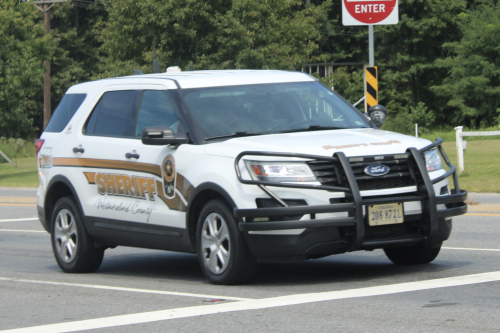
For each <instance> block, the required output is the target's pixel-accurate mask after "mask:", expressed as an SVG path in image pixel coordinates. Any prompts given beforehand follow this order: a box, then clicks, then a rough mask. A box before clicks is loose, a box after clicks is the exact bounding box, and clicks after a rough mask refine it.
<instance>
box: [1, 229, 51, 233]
mask: <svg viewBox="0 0 500 333" xmlns="http://www.w3.org/2000/svg"><path fill="white" fill-rule="evenodd" d="M0 231H12V232H43V233H44V234H48V232H47V231H40V230H16V229H1V228H0Z"/></svg>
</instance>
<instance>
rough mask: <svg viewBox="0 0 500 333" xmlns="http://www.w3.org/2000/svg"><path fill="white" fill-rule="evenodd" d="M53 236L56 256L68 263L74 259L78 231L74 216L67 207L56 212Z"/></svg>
mask: <svg viewBox="0 0 500 333" xmlns="http://www.w3.org/2000/svg"><path fill="white" fill-rule="evenodd" d="M54 238H55V243H56V250H57V253H58V257H59V258H60V259H61V260H62V261H64V262H65V263H67V264H69V263H70V262H72V261H73V259H75V256H76V251H77V249H78V232H77V229H76V222H75V217H74V216H73V214H72V213H71V212H70V211H69V210H67V209H61V210H60V211H59V213H58V214H57V217H56V220H55V228H54Z"/></svg>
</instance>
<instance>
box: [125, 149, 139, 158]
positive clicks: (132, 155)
mask: <svg viewBox="0 0 500 333" xmlns="http://www.w3.org/2000/svg"><path fill="white" fill-rule="evenodd" d="M125 157H126V158H128V159H131V158H135V159H136V160H138V159H139V157H140V155H139V154H137V152H136V151H135V150H134V151H133V152H131V153H126V154H125Z"/></svg>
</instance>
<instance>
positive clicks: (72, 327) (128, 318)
mask: <svg viewBox="0 0 500 333" xmlns="http://www.w3.org/2000/svg"><path fill="white" fill-rule="evenodd" d="M496 281H500V271H497V272H489V273H481V274H472V275H462V276H455V277H449V278H442V279H435V280H426V281H417V282H406V283H398V284H392V285H385V286H377V287H367V288H359V289H350V290H340V291H329V292H322V293H312V294H298V295H290V296H281V297H272V298H264V299H255V300H249V301H241V302H232V303H223V304H214V305H211V306H208V305H203V306H192V307H186V308H177V309H169V310H161V311H152V312H143V313H135V314H129V315H121V316H114V317H107V318H98V319H88V320H80V321H73V322H67V323H60V324H52V325H43V326H34V327H26V328H19V329H12V330H6V331H1V332H3V333H45V332H46V333H57V332H77V331H83V330H91V329H99V328H105V327H116V326H124V325H134V324H141V323H149V322H155V321H161V320H170V319H178V318H188V317H194V316H205V315H211V314H217V313H226V312H236V311H247V310H259V309H268V308H275V307H282V306H289V305H298V304H306V303H313V302H323V301H331V300H337V299H345V298H356V297H369V296H381V295H390V294H396V293H404V292H411V291H420V290H429V289H436V288H446V287H457V286H465V285H471V284H477V283H486V282H496Z"/></svg>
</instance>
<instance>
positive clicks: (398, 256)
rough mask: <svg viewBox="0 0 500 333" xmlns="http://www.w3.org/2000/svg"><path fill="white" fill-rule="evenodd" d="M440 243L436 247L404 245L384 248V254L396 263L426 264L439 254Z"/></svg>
mask: <svg viewBox="0 0 500 333" xmlns="http://www.w3.org/2000/svg"><path fill="white" fill-rule="evenodd" d="M440 250H441V245H440V246H438V247H431V246H430V245H426V246H405V247H393V248H387V249H384V252H385V255H386V256H387V258H389V259H390V260H391V261H392V262H393V263H395V264H396V265H418V264H428V263H430V262H431V261H433V260H434V259H436V257H437V256H438V254H439V251H440Z"/></svg>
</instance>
